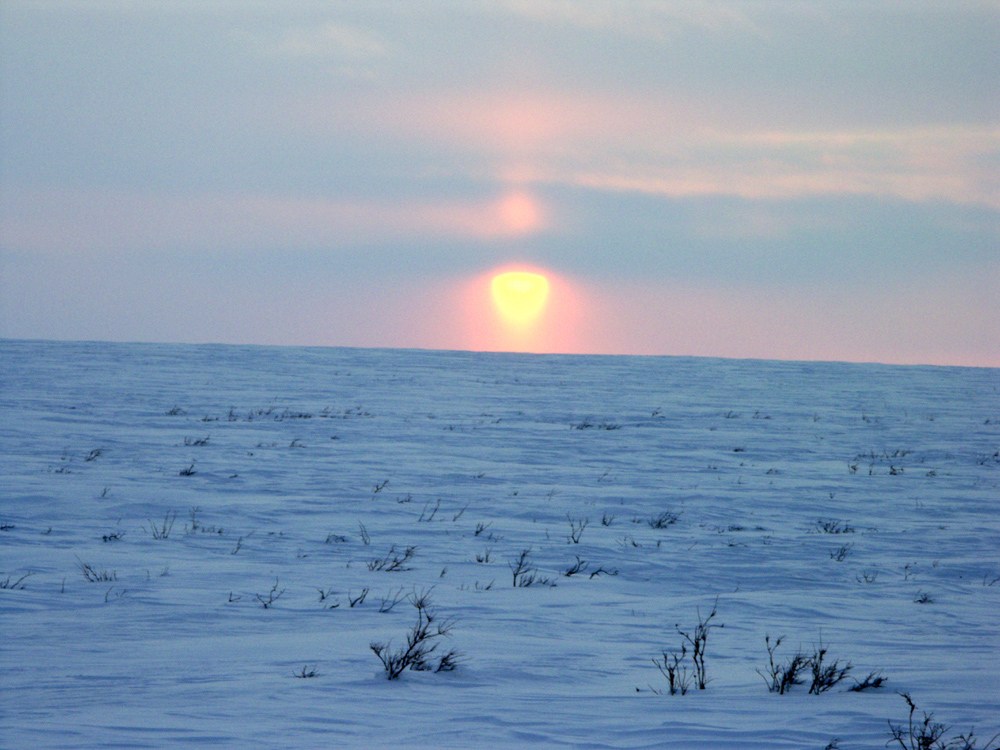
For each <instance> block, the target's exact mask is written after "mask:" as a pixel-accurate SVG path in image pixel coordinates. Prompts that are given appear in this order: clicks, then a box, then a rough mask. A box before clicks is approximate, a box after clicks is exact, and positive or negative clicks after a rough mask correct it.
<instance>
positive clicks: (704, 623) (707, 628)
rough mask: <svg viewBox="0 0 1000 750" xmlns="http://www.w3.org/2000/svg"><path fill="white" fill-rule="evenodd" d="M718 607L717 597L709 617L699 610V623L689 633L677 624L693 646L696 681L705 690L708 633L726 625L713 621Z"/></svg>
mask: <svg viewBox="0 0 1000 750" xmlns="http://www.w3.org/2000/svg"><path fill="white" fill-rule="evenodd" d="M718 609H719V600H718V599H716V600H715V604H713V605H712V611H711V612H709V613H708V616H707V617H704V618H703V617H702V616H701V610H698V624H697V625H696V626H695V629H694V631H693V632H690V633H689V632H687V631H684V630H681V629H680V626H675V627H676V628H677V632H678V633H680V635H681V637H682V638H683V639H684V640H685V641H687V642H688V644H690V646H691V649H692V650H691V661H692V662H693V663H694V676H695V682H696V684H697V686H698V689H699V690H704V689H705V687H706V686H707V685H708V678H707V677H706V675H705V648H706V647H707V645H708V634H709V633H710V632H711V631H712V628H717V627H718V628H722V627H725V626H724V625H718V624H715V623H713V622H712V620H713V619H715V616H716V614H718Z"/></svg>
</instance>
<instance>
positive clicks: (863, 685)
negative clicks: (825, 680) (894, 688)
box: [848, 671, 889, 693]
mask: <svg viewBox="0 0 1000 750" xmlns="http://www.w3.org/2000/svg"><path fill="white" fill-rule="evenodd" d="M888 679H889V678H888V677H885V676H884V675H882V673H881V672H877V671H876V672H869V673H868V676H867V677H865V678H864V679H863V680H860V681H859V680H855V681H854V684H853V685H852V686H851V687H849V688H848V690H850V691H851V692H852V693H862V692H864V691H865V690H877V689H878V688H880V687H882V686H883V685H885V683H886V682H887V681H888Z"/></svg>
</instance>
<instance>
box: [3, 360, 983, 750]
mask: <svg viewBox="0 0 1000 750" xmlns="http://www.w3.org/2000/svg"><path fill="white" fill-rule="evenodd" d="M0 379H2V383H0V387H2V391H0V414H2V420H0V477H2V479H0V493H2V496H0V525H2V529H3V530H2V531H0V584H3V585H4V587H3V588H2V589H0V631H2V634H3V636H2V641H0V691H2V694H0V746H2V747H4V748H29V747H30V748H55V747H65V748H83V747H164V746H173V745H186V746H191V747H486V746H488V747H519V746H565V747H584V748H604V747H620V748H624V747H677V748H768V749H770V748H817V749H822V748H824V747H825V746H827V745H828V743H832V741H833V740H834V739H835V738H839V742H835V743H832V744H831V746H833V747H839V748H842V749H843V750H847V749H848V748H880V747H884V746H885V743H886V741H887V740H888V739H889V738H890V734H889V724H888V722H889V721H893V722H902V721H905V719H906V716H907V706H906V703H905V702H904V700H903V699H902V698H901V697H900V696H899V695H898V694H897V691H900V692H904V691H905V692H907V693H909V694H910V695H911V696H912V698H913V700H914V701H915V702H916V704H917V705H918V706H919V708H920V710H921V711H922V710H927V711H930V712H933V713H934V717H935V720H938V721H941V722H943V723H945V724H947V725H949V727H950V729H949V730H948V734H947V735H946V736H954V735H957V734H958V733H964V732H968V731H969V729H970V728H972V727H975V729H976V735H977V736H978V737H980V738H981V739H980V741H979V747H982V746H983V745H984V740H985V739H987V738H989V736H991V735H992V734H993V733H995V732H997V731H1000V678H998V676H997V674H998V669H997V664H998V652H1000V637H998V626H997V612H1000V515H998V509H1000V455H998V450H1000V371H997V370H995V369H994V370H991V369H960V368H940V367H890V366H879V365H852V364H827V363H824V364H817V363H791V362H761V361H730V360H713V359H688V358H666V357H665V358H650V357H642V358H640V357H634V358H633V357H586V356H578V357H570V356H529V355H507V354H474V353H457V352H424V351H389V350H355V349H307V348H260V347H232V346H179V345H169V346H168V345H137V344H130V345H124V344H102V343H50V342H26V341H2V342H0ZM658 518H661V519H662V523H660V524H658V523H657V522H656V520H657V519H658ZM171 519H175V520H173V523H172V526H171ZM658 525H661V526H662V527H661V528H656V526H658ZM158 537H160V538H158ZM571 537H575V538H576V541H574V540H573V539H572V538H571ZM408 548H413V549H412V553H411V556H410V557H409V559H407V549H408ZM525 550H530V553H529V555H528V557H527V564H528V566H529V573H530V570H531V569H534V570H535V573H534V575H535V582H534V584H533V585H530V586H517V587H515V586H514V585H513V578H514V576H513V574H512V570H511V567H510V566H511V563H512V562H513V561H515V559H516V558H518V556H519V555H520V554H521V553H522V552H523V551H525ZM394 558H395V559H396V560H398V561H399V563H398V567H400V568H403V569H402V570H396V571H390V570H385V569H382V570H379V569H378V568H379V567H383V568H388V567H393V565H394V564H393V562H392V561H393V559H394ZM379 561H382V562H381V563H380V562H379ZM577 563H579V566H580V567H581V570H580V571H579V572H578V573H577V574H576V575H572V576H567V575H566V571H568V570H569V569H570V568H571V567H572V566H573V565H574V564H577ZM594 573H597V575H593V574H594ZM25 576H26V577H25ZM88 577H90V578H97V579H105V580H95V581H91V580H88ZM546 579H548V583H547V582H546ZM365 591H367V595H366V596H364V597H363V598H362V593H363V592H365ZM421 593H429V597H428V598H429V600H430V602H431V604H430V610H429V611H431V612H432V613H433V614H434V615H436V617H437V618H438V619H436V620H435V622H436V623H443V622H446V621H449V620H453V622H452V627H451V630H450V634H449V635H447V636H444V637H441V638H439V639H437V641H440V643H441V645H440V647H439V649H438V651H437V652H435V653H436V655H437V656H440V655H443V654H444V653H446V652H447V651H448V650H451V649H455V650H457V651H458V652H459V653H460V655H461V656H460V661H459V664H458V667H457V668H456V669H455V670H453V671H444V672H435V671H433V670H432V671H406V672H404V673H403V674H402V676H401V677H400V678H399V679H398V680H391V681H390V680H388V679H386V674H385V671H384V669H383V667H382V664H381V663H380V661H379V659H378V658H376V656H375V654H374V653H373V652H372V650H371V649H370V648H369V644H370V643H371V642H373V641H380V642H386V641H390V642H391V645H390V649H393V650H394V649H396V648H399V647H401V646H403V645H404V643H405V639H406V636H407V634H408V633H409V632H410V631H411V630H412V628H413V626H414V624H415V623H416V622H417V617H418V612H417V610H416V609H415V607H414V606H412V604H411V603H410V602H409V601H408V597H410V598H411V597H412V596H413V595H415V594H416V595H420V594H421ZM397 600H399V601H398V602H397V603H395V604H394V602H396V601H397ZM352 603H353V604H354V606H352ZM265 604H267V606H264V605H265ZM713 606H717V615H716V616H715V617H714V618H713V619H712V620H711V621H709V624H710V625H718V627H713V628H711V629H710V630H709V637H708V640H707V643H706V650H705V662H704V664H705V671H706V676H707V678H708V684H707V688H706V689H705V690H703V691H702V690H698V689H696V688H695V687H694V686H692V688H691V690H690V691H689V692H688V693H687V694H686V695H669V693H668V691H667V681H666V679H665V678H664V677H663V676H662V675H661V674H660V672H659V671H658V670H657V668H656V667H655V666H654V664H653V660H654V659H662V655H663V652H664V651H679V649H680V646H681V642H682V636H681V635H680V634H679V632H678V626H679V629H680V630H683V631H685V632H687V633H688V634H689V635H692V634H693V632H694V629H695V628H696V626H697V625H698V623H699V618H701V621H703V622H704V621H705V620H706V619H707V617H708V615H709V614H710V612H711V611H712V609H713ZM384 610H388V611H384ZM766 635H770V636H771V638H772V639H773V638H775V637H777V636H782V635H784V636H785V637H786V638H785V641H784V643H783V644H782V646H781V648H780V649H779V650H778V651H777V654H776V657H777V658H778V660H779V661H780V660H782V659H784V658H790V657H791V656H792V655H793V654H794V653H795V652H796V651H797V650H801V651H803V652H805V653H806V654H807V655H811V654H812V653H813V652H814V651H815V649H816V648H818V647H819V646H820V644H822V646H823V648H825V649H827V663H829V662H830V661H833V660H838V661H839V664H840V666H844V665H845V664H846V663H847V662H850V663H851V664H852V665H853V670H852V671H851V672H850V674H849V675H848V676H847V677H846V678H845V679H844V680H843V681H842V682H841V683H839V684H837V685H836V686H834V687H833V688H832V689H831V690H829V691H826V692H823V693H822V694H820V695H812V694H809V692H808V691H809V684H810V679H809V677H808V676H806V678H805V682H804V684H801V685H798V686H796V687H794V688H793V689H792V690H791V692H790V693H789V694H785V695H778V694H773V693H770V692H768V689H767V685H766V683H765V680H764V679H763V678H762V677H761V675H760V674H758V671H760V672H765V671H766V668H767V664H768V657H767V651H766V648H765V640H764V639H765V636H766ZM689 659H690V654H688V655H686V656H685V657H684V661H683V662H682V665H684V666H685V667H688V668H690V667H691V666H692V665H690V663H689ZM436 663H437V662H436V661H435V662H433V663H432V664H431V666H434V665H435V664H436ZM873 670H875V671H880V672H881V673H882V674H883V675H884V676H885V677H886V678H888V681H887V682H886V684H885V685H884V686H883V687H882V688H880V689H874V690H866V691H863V692H851V691H849V690H848V689H847V688H848V687H850V686H852V685H854V684H855V680H854V678H857V679H863V678H864V677H865V676H867V675H868V674H869V673H870V672H872V671H873ZM313 673H314V675H313ZM309 675H313V676H309ZM917 717H918V718H920V717H921V714H920V713H918V714H917Z"/></svg>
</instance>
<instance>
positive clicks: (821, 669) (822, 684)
mask: <svg viewBox="0 0 1000 750" xmlns="http://www.w3.org/2000/svg"><path fill="white" fill-rule="evenodd" d="M826 653H827V649H825V648H824V647H823V644H822V642H820V644H819V646H818V647H817V648H816V650H815V651H814V652H813V655H812V656H811V657H810V659H809V670H810V672H811V673H812V683H811V684H810V685H809V692H810V694H812V695H820V694H821V693H825V692H826V691H827V690H830V689H832V688H833V687H834V686H835V685H837V684H838V683H840V682H841V681H842V680H843V679H844V678H845V677H847V674H848V673H849V672H850V671H851V669H853V667H852V665H851V663H850V662H848V663H847V664H845V665H844V666H841V665H840V661H839V660H834V661H833V662H832V663H829V664H824V663H823V662H824V659H826Z"/></svg>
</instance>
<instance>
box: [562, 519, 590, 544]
mask: <svg viewBox="0 0 1000 750" xmlns="http://www.w3.org/2000/svg"><path fill="white" fill-rule="evenodd" d="M566 520H567V521H569V536H568V537H567V539H568V541H569V542H570V543H571V544H579V543H580V537H581V536H583V530H584V529H585V528H587V525H588V524H589V523H590V519H588V518H579V519H573V518H571V517H570V516H569V515H567V516H566Z"/></svg>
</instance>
